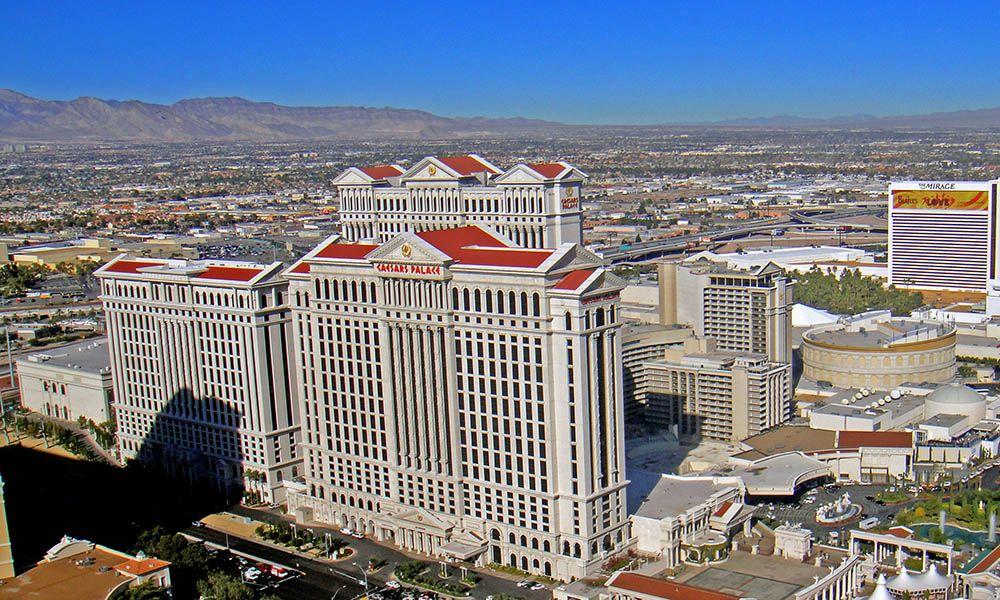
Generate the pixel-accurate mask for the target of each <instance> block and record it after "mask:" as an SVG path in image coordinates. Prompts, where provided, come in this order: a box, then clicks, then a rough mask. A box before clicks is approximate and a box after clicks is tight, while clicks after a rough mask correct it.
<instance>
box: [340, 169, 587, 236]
mask: <svg viewBox="0 0 1000 600" xmlns="http://www.w3.org/2000/svg"><path fill="white" fill-rule="evenodd" d="M586 177H587V176H586V174H585V173H583V172H581V171H580V170H578V169H576V168H575V167H573V166H572V165H569V164H567V163H563V162H554V163H532V164H518V165H515V166H514V167H512V168H510V169H507V170H506V171H503V172H501V169H500V168H498V167H497V166H495V165H493V164H492V163H490V162H489V161H487V160H486V159H484V158H482V157H480V156H476V155H474V154H470V155H468V156H444V157H436V156H429V157H427V158H424V159H422V160H420V161H418V162H417V163H416V164H414V165H413V166H412V167H410V168H408V169H406V168H403V167H400V166H397V165H382V166H376V167H351V168H349V169H347V170H346V171H344V172H343V173H342V174H341V175H340V176H338V177H337V178H336V179H334V181H333V183H334V185H335V186H336V187H337V191H338V194H339V197H340V223H341V228H340V229H341V235H343V236H344V238H346V239H348V240H350V241H366V242H374V243H384V242H387V241H389V240H390V239H392V238H393V237H395V236H396V235H399V234H400V233H404V232H407V231H429V230H435V229H442V228H445V227H461V226H464V225H484V226H488V227H490V228H491V229H493V230H495V231H497V232H499V233H500V234H502V235H504V236H505V237H506V238H507V239H509V240H510V241H511V242H513V243H514V244H515V245H517V246H520V247H522V248H556V247H559V246H560V245H561V244H564V243H581V242H582V241H583V212H582V209H581V206H580V190H581V185H582V183H583V181H584V179H586Z"/></svg>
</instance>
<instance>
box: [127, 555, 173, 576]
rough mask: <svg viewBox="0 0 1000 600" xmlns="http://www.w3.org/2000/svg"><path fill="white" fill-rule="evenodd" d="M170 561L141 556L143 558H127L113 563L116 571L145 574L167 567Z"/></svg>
mask: <svg viewBox="0 0 1000 600" xmlns="http://www.w3.org/2000/svg"><path fill="white" fill-rule="evenodd" d="M169 566H170V563H168V562H167V561H165V560H160V559H158V558H143V559H138V558H135V559H132V560H127V561H125V562H123V563H121V564H118V565H115V570H116V571H124V572H126V573H128V574H129V575H146V574H147V573H152V572H153V571H159V570H160V569H163V568H165V567H169Z"/></svg>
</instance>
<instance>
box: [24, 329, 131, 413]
mask: <svg viewBox="0 0 1000 600" xmlns="http://www.w3.org/2000/svg"><path fill="white" fill-rule="evenodd" d="M17 377H18V385H19V387H20V390H21V405H22V406H24V407H25V408H27V409H28V410H31V411H34V412H37V413H39V414H43V415H46V416H49V417H55V418H57V419H63V420H65V421H76V420H77V419H79V418H80V417H83V418H85V419H90V420H91V421H93V422H95V423H104V422H105V421H108V420H110V419H111V417H112V414H113V413H112V410H111V402H112V396H113V394H112V382H111V358H110V356H109V355H108V341H107V339H105V338H101V339H92V340H87V341H85V342H82V343H78V344H70V345H68V346H63V347H61V348H53V349H50V350H46V351H45V352H38V353H36V354H30V355H28V356H26V357H23V358H19V359H17Z"/></svg>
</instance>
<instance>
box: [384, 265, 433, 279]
mask: <svg viewBox="0 0 1000 600" xmlns="http://www.w3.org/2000/svg"><path fill="white" fill-rule="evenodd" d="M375 270H376V271H378V272H380V273H390V274H393V275H417V276H424V275H430V276H440V275H441V267H439V266H435V265H408V264H399V263H378V264H376V265H375Z"/></svg>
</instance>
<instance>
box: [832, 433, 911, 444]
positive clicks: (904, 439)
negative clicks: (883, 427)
mask: <svg viewBox="0 0 1000 600" xmlns="http://www.w3.org/2000/svg"><path fill="white" fill-rule="evenodd" d="M912 447H913V434H912V433H910V432H909V431H838V432H837V448H912Z"/></svg>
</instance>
